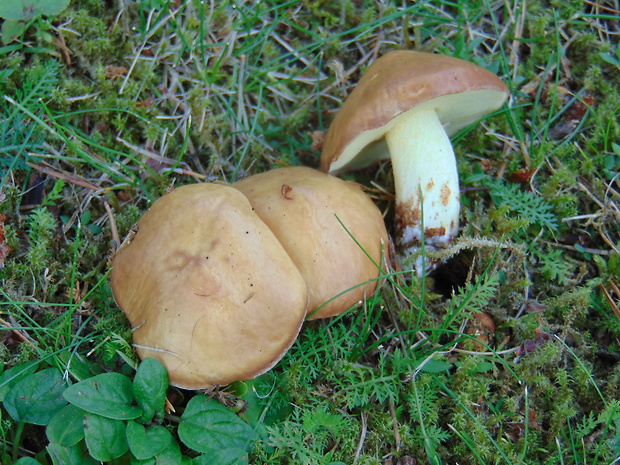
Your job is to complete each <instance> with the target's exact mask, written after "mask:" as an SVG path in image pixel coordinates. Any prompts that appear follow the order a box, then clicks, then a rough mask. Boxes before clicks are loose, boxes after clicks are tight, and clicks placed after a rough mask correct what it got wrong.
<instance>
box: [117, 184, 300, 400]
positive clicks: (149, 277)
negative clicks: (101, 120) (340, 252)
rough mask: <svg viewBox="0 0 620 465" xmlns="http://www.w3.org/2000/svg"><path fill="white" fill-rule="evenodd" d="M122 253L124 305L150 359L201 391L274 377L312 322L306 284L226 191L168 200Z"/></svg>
mask: <svg viewBox="0 0 620 465" xmlns="http://www.w3.org/2000/svg"><path fill="white" fill-rule="evenodd" d="M137 226H138V231H137V233H136V235H135V237H133V239H132V240H131V242H130V243H129V244H126V245H125V246H124V247H122V248H121V250H120V251H119V252H118V253H117V254H116V256H115V258H114V261H113V269H112V274H111V280H112V287H113V290H114V297H115V299H116V301H117V303H118V304H119V306H120V307H121V308H122V309H123V311H124V312H125V314H126V315H127V318H128V319H129V321H130V323H131V325H132V328H133V344H134V346H135V348H136V350H137V352H138V355H139V356H140V358H145V357H153V358H156V359H158V360H160V361H161V362H162V363H163V364H164V365H165V366H166V368H167V369H168V373H169V376H170V383H171V384H173V385H175V386H178V387H182V388H186V389H200V388H205V387H208V386H211V385H224V384H229V383H231V382H233V381H237V380H246V379H250V378H253V377H255V376H258V375H259V374H261V373H263V372H265V371H267V370H269V369H270V368H271V367H273V365H275V363H277V361H278V360H280V358H281V357H282V356H283V355H284V353H285V352H286V350H287V349H288V348H289V347H290V346H291V345H292V343H293V341H294V340H295V338H296V336H297V334H298V332H299V329H300V327H301V324H302V322H303V319H304V316H305V313H306V305H307V290H306V284H305V282H304V280H303V278H302V277H301V274H300V273H299V271H298V270H297V268H296V266H295V265H294V263H293V261H292V260H291V259H290V257H289V256H288V254H287V253H286V251H285V250H284V248H283V247H282V246H281V244H280V243H279V241H278V240H277V239H276V237H275V236H274V234H273V233H272V232H271V230H270V229H269V228H268V227H267V226H266V225H265V224H264V223H263V221H262V220H260V218H259V217H258V216H257V215H256V214H255V213H254V212H253V211H252V207H251V206H250V204H249V202H248V200H247V199H246V198H245V197H244V196H243V194H241V193H240V192H238V191H237V190H235V189H233V188H231V187H228V186H223V185H218V184H196V185H191V186H184V187H180V188H177V189H175V190H174V191H173V192H171V193H169V194H166V195H165V196H163V197H162V198H160V199H158V200H157V201H156V202H155V203H154V204H153V206H152V208H151V209H150V210H149V211H148V212H146V213H145V214H144V216H143V217H142V218H141V219H140V221H139V222H138V225H137Z"/></svg>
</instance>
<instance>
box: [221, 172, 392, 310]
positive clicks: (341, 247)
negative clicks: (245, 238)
mask: <svg viewBox="0 0 620 465" xmlns="http://www.w3.org/2000/svg"><path fill="white" fill-rule="evenodd" d="M232 186H233V187H235V188H236V189H238V190H240V191H241V192H242V193H243V194H245V196H246V197H247V198H248V199H249V200H250V203H251V204H252V206H253V207H254V211H256V213H257V214H258V216H260V217H261V218H262V220H263V221H264V222H265V223H266V224H267V226H269V228H271V230H272V231H273V232H274V234H275V235H276V237H277V238H278V239H279V240H280V242H281V243H282V245H283V247H284V249H285V250H286V251H287V252H288V254H289V255H290V257H291V258H292V260H293V262H294V263H295V265H297V268H298V269H299V270H300V272H301V274H302V276H303V277H304V279H305V281H306V283H307V285H308V295H309V297H308V309H309V315H308V318H309V319H314V318H325V317H329V316H334V315H338V314H341V313H343V312H344V311H345V310H347V309H348V308H350V307H351V306H353V305H355V304H357V303H358V302H359V301H361V300H362V299H363V298H364V297H365V296H366V295H369V294H372V293H373V292H374V290H375V289H376V287H377V278H378V277H379V275H380V272H381V266H382V260H384V259H385V255H386V253H387V251H386V248H387V244H388V237H387V231H386V229H385V223H384V221H383V216H382V215H381V212H380V211H379V209H378V208H377V207H376V206H375V204H374V203H373V202H372V200H371V199H370V198H369V197H368V196H367V195H366V194H365V193H364V192H363V191H362V189H361V188H360V187H359V186H358V185H355V184H351V183H349V182H347V181H343V180H342V179H340V178H336V177H334V176H329V175H327V174H325V173H322V172H320V171H318V170H314V169H311V168H306V167H293V168H280V169H275V170H271V171H268V172H264V173H260V174H257V175H254V176H250V177H248V178H246V179H244V180H241V181H238V182H235V183H233V184H232ZM317 309H318V310H317Z"/></svg>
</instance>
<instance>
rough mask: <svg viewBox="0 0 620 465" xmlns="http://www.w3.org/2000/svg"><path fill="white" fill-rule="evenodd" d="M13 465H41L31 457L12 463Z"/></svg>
mask: <svg viewBox="0 0 620 465" xmlns="http://www.w3.org/2000/svg"><path fill="white" fill-rule="evenodd" d="M13 465H41V464H40V463H39V462H37V461H36V460H35V459H33V458H32V457H22V458H21V459H19V460H18V461H16V462H14V464H13Z"/></svg>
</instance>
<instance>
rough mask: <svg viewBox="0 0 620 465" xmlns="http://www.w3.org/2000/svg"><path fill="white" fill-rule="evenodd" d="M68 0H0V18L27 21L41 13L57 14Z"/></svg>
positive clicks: (65, 5) (66, 4) (67, 3)
mask: <svg viewBox="0 0 620 465" xmlns="http://www.w3.org/2000/svg"><path fill="white" fill-rule="evenodd" d="M68 5H69V0H13V1H2V2H0V18H4V19H8V20H16V21H27V20H29V19H32V18H36V17H38V16H42V15H57V14H58V13H60V12H61V11H62V10H64V9H65V8H67V6H68Z"/></svg>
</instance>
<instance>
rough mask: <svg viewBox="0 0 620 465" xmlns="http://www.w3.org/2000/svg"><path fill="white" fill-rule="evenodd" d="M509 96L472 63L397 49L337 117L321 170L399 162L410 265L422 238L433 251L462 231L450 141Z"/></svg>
mask: <svg viewBox="0 0 620 465" xmlns="http://www.w3.org/2000/svg"><path fill="white" fill-rule="evenodd" d="M507 97H508V89H507V87H506V85H505V84H504V83H503V82H502V81H501V80H500V79H499V78H498V77H497V76H495V75H494V74H492V73H491V72H489V71H487V70H485V69H483V68H481V67H479V66H476V65H474V64H472V63H469V62H467V61H463V60H459V59H457V58H452V57H448V56H444V55H436V54H429V53H421V52H413V51H392V52H389V53H387V54H386V55H384V56H383V57H381V58H379V59H377V60H376V61H374V62H373V63H372V64H371V65H370V66H369V67H368V69H367V71H366V72H365V73H364V75H363V76H362V77H361V79H360V81H359V83H358V84H357V86H356V87H355V89H354V90H353V91H352V92H351V94H350V95H349V97H348V98H347V99H346V101H345V102H344V104H343V105H342V108H341V109H340V111H339V112H338V113H337V114H336V117H335V118H334V120H333V122H332V123H331V125H330V127H329V129H328V131H327V134H326V136H325V142H324V145H323V151H322V156H321V169H322V170H323V171H325V172H329V173H331V174H338V173H342V172H344V171H347V170H353V169H358V168H363V167H365V166H368V165H370V164H371V163H372V162H373V161H375V160H378V159H384V158H391V161H392V171H393V173H394V187H395V191H396V206H395V237H396V245H397V247H398V249H399V254H400V255H401V257H402V258H403V259H405V261H406V259H407V258H408V257H411V256H412V255H414V254H415V252H417V250H418V249H419V247H420V244H421V241H422V237H424V243H425V246H426V247H427V248H430V249H437V248H443V247H446V246H447V245H448V244H449V243H450V242H451V241H452V239H453V238H454V236H455V235H456V233H457V231H458V220H459V209H460V202H459V184H458V173H457V167H456V160H455V156H454V151H453V149H452V146H451V144H450V139H449V136H451V135H453V134H455V133H456V132H457V131H459V130H461V129H463V128H464V127H466V126H468V125H470V124H472V123H473V122H475V121H476V120H478V119H480V118H481V117H482V116H484V115H485V114H487V113H489V112H491V111H494V110H496V109H498V108H499V107H501V106H502V104H503V103H504V101H505V100H506V98H507ZM420 195H421V196H420ZM422 212H423V214H422ZM422 225H423V227H422ZM405 265H406V264H405Z"/></svg>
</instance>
